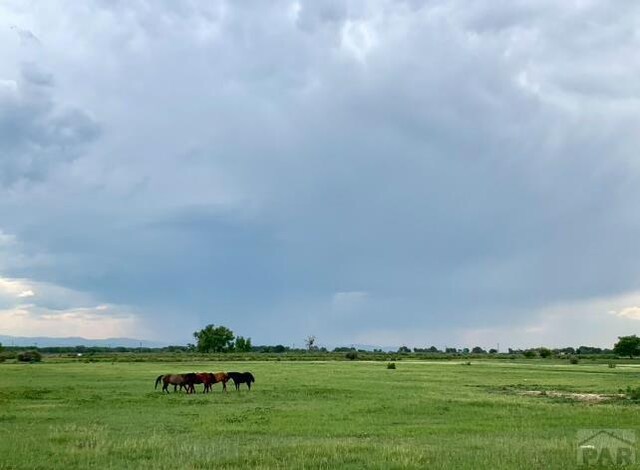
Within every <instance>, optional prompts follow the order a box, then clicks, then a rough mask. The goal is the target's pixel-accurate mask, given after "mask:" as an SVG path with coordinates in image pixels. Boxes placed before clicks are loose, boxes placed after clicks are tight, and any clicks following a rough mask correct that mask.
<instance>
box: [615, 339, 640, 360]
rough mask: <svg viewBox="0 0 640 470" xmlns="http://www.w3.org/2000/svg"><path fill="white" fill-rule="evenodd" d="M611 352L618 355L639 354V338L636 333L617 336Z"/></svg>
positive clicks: (631, 355)
mask: <svg viewBox="0 0 640 470" xmlns="http://www.w3.org/2000/svg"><path fill="white" fill-rule="evenodd" d="M613 352H614V353H616V354H617V355H618V356H629V358H633V356H640V338H638V337H637V336H636V335H631V336H618V342H617V343H616V344H615V345H614V346H613Z"/></svg>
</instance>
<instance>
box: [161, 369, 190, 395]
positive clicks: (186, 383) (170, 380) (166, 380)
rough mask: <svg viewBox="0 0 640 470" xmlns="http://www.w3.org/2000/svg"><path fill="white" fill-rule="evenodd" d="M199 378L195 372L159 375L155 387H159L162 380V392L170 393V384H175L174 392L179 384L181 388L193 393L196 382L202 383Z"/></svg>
mask: <svg viewBox="0 0 640 470" xmlns="http://www.w3.org/2000/svg"><path fill="white" fill-rule="evenodd" d="M197 380H198V377H197V375H196V374H194V373H193V372H191V373H188V374H166V375H159V376H158V378H157V379H156V385H155V387H154V388H158V384H159V383H160V381H162V393H164V392H167V393H169V385H173V391H174V392H175V391H176V390H177V388H178V386H180V389H181V390H182V388H183V387H184V388H185V389H186V390H187V393H191V392H192V391H195V387H194V384H195V383H202V382H197Z"/></svg>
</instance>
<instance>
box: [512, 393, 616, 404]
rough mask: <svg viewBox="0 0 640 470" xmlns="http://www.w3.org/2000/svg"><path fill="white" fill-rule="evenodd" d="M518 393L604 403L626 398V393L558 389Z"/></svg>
mask: <svg viewBox="0 0 640 470" xmlns="http://www.w3.org/2000/svg"><path fill="white" fill-rule="evenodd" d="M516 393H517V394H518V395H525V396H533V397H548V398H561V399H567V400H574V401H580V402H585V403H602V402H607V401H612V400H621V399H625V398H626V395H624V394H619V393H615V394H605V393H578V392H562V391H556V390H521V391H518V392H516Z"/></svg>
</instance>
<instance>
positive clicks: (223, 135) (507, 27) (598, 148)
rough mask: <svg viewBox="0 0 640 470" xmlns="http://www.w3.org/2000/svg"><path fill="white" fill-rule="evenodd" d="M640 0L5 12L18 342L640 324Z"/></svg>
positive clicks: (1, 277)
mask: <svg viewBox="0 0 640 470" xmlns="http://www.w3.org/2000/svg"><path fill="white" fill-rule="evenodd" d="M638 50H640V4H636V3H635V2H605V1H589V0H571V1H564V2H558V1H550V0H549V1H547V0H509V1H504V2H502V1H496V0H486V1H485V0H478V1H474V2H469V1H466V0H465V1H463V0H459V1H457V0H442V1H439V0H433V1H417V0H416V1H405V2H401V1H398V0H393V1H388V2H384V1H380V2H359V1H347V2H342V1H313V2H292V1H271V2H223V1H219V2H215V1H211V2H195V1H187V0H172V1H166V2H143V1H133V0H132V1H126V2H125V1H123V2H116V1H98V0H95V1H86V2H57V1H50V2H38V3H37V4H35V3H31V2H25V1H23V0H15V1H8V2H6V1H5V2H3V3H2V4H1V5H0V333H1V334H15V335H49V336H73V335H83V336H86V337H93V338H96V337H106V336H135V337H141V338H146V339H159V340H165V341H168V342H183V343H184V342H186V341H189V340H190V335H191V332H192V331H193V330H194V329H196V328H198V327H200V326H202V325H204V324H206V323H216V324H225V325H228V326H230V327H231V328H232V329H234V330H235V331H236V332H238V333H240V334H243V335H245V336H251V337H252V338H253V340H254V343H278V342H280V343H285V344H292V343H295V344H297V345H300V344H301V343H302V340H303V338H304V337H305V336H306V335H309V334H315V335H316V336H317V337H318V338H319V340H320V342H321V343H323V344H327V345H336V344H350V343H369V344H380V345H390V344H391V345H398V344H408V345H411V346H425V345H431V344H435V345H437V346H440V347H442V346H444V345H445V344H446V345H460V346H473V345H476V344H479V345H481V346H485V347H493V346H494V345H495V343H497V342H500V343H501V345H502V347H503V348H504V347H507V346H536V345H541V344H545V345H577V344H596V345H603V346H610V345H611V344H612V343H613V341H614V340H615V338H616V336H618V335H622V334H631V333H635V332H637V331H638V326H639V325H640V323H639V321H640V283H639V282H640V263H638V262H637V260H638V259H640V257H639V255H640V243H638V240H640V218H638V203H639V202H640V184H639V183H640V160H639V159H638V155H637V152H638V149H639V148H640V145H639V144H640V142H639V140H640V132H639V125H640V112H639V111H640V82H639V81H638V77H639V76H640V55H639V54H638Z"/></svg>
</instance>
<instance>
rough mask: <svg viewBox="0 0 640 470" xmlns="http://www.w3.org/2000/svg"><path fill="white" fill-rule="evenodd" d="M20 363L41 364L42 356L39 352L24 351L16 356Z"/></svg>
mask: <svg viewBox="0 0 640 470" xmlns="http://www.w3.org/2000/svg"><path fill="white" fill-rule="evenodd" d="M16 358H17V359H18V361H20V362H40V361H41V360H42V354H40V353H39V352H38V351H22V352H20V353H18V355H17V356H16Z"/></svg>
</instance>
